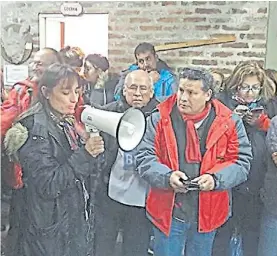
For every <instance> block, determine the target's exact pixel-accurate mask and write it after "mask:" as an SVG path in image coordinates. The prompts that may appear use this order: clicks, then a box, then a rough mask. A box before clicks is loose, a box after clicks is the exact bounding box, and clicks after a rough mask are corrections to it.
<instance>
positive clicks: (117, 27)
mask: <svg viewBox="0 0 277 256" xmlns="http://www.w3.org/2000/svg"><path fill="white" fill-rule="evenodd" d="M80 3H81V4H82V5H83V7H84V12H85V13H103V12H108V13H109V60H110V62H111V66H112V71H115V72H117V71H120V70H121V69H124V68H126V67H127V66H128V65H129V64H130V63H132V62H133V61H134V56H133V51H134V48H135V46H136V45H137V44H138V43H140V42H142V41H148V42H152V43H153V44H162V43H165V42H171V41H173V42H181V41H184V40H188V39H203V38H207V37H209V36H210V35H218V34H235V35H236V37H237V41H236V42H235V43H228V44H220V45H210V46H202V47H194V48H186V49H180V50H172V51H167V52H160V53H159V56H160V58H161V59H163V60H165V61H166V62H167V63H168V64H169V65H170V66H171V67H172V68H173V69H174V70H175V71H177V70H178V68H180V67H183V66H188V65H197V66H203V67H206V68H211V67H218V68H220V69H222V71H223V72H224V73H229V72H230V71H231V70H232V69H233V67H234V66H235V65H236V64H237V63H238V62H239V61H242V60H248V59H254V60H258V61H260V62H261V63H264V61H265V52H266V37H267V19H268V2H234V1H225V2H224V1H223V2H221V1H214V2H212V1H210V2H197V1H195V2H185V1H176V2H175V1H163V2H160V1H151V2H150V1H140V2H80ZM1 5H2V6H1V7H2V8H1V23H2V26H5V25H8V24H10V23H13V22H18V19H20V20H21V22H23V23H26V24H30V25H31V33H32V34H33V36H34V39H35V43H36V44H37V45H38V43H39V41H38V40H39V35H38V13H59V10H60V5H61V2H2V3H1Z"/></svg>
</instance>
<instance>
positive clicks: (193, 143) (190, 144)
mask: <svg viewBox="0 0 277 256" xmlns="http://www.w3.org/2000/svg"><path fill="white" fill-rule="evenodd" d="M210 110H211V103H208V104H207V106H206V107H205V109H204V110H203V111H202V112H201V113H199V114H196V115H182V117H183V120H184V121H185V122H186V138H187V144H186V149H185V158H186V161H187V162H188V163H200V162H201V160H202V156H201V152H200V142H199V137H198V134H197V131H196V128H195V124H196V123H198V122H200V121H202V120H204V119H205V118H206V117H207V116H208V115H209V113H210Z"/></svg>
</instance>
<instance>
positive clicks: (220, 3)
mask: <svg viewBox="0 0 277 256" xmlns="http://www.w3.org/2000/svg"><path fill="white" fill-rule="evenodd" d="M209 4H214V5H225V4H226V2H225V1H210V2H209Z"/></svg>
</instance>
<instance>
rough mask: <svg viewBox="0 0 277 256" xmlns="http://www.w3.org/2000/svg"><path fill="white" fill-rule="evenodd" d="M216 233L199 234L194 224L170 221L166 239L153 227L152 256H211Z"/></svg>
mask: <svg viewBox="0 0 277 256" xmlns="http://www.w3.org/2000/svg"><path fill="white" fill-rule="evenodd" d="M215 234H216V231H212V232H209V233H199V232H198V231H197V225H196V224H190V223H185V222H182V221H179V220H177V219H173V220H172V225H171V229H170V234H169V236H168V237H167V236H166V235H165V234H164V233H162V232H161V231H160V230H159V229H157V228H156V227H154V236H155V244H154V255H156V256H182V255H183V251H184V250H185V256H196V255H197V256H211V255H212V246H213V241H214V237H215Z"/></svg>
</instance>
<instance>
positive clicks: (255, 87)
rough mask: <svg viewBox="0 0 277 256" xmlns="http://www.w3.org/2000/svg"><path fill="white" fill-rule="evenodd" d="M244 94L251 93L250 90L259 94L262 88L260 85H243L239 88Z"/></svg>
mask: <svg viewBox="0 0 277 256" xmlns="http://www.w3.org/2000/svg"><path fill="white" fill-rule="evenodd" d="M238 89H239V90H240V91H242V92H249V91H250V90H251V91H253V92H259V91H260V90H261V89H262V87H261V86H260V85H259V84H254V85H249V84H242V85H241V86H239V88H238Z"/></svg>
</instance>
